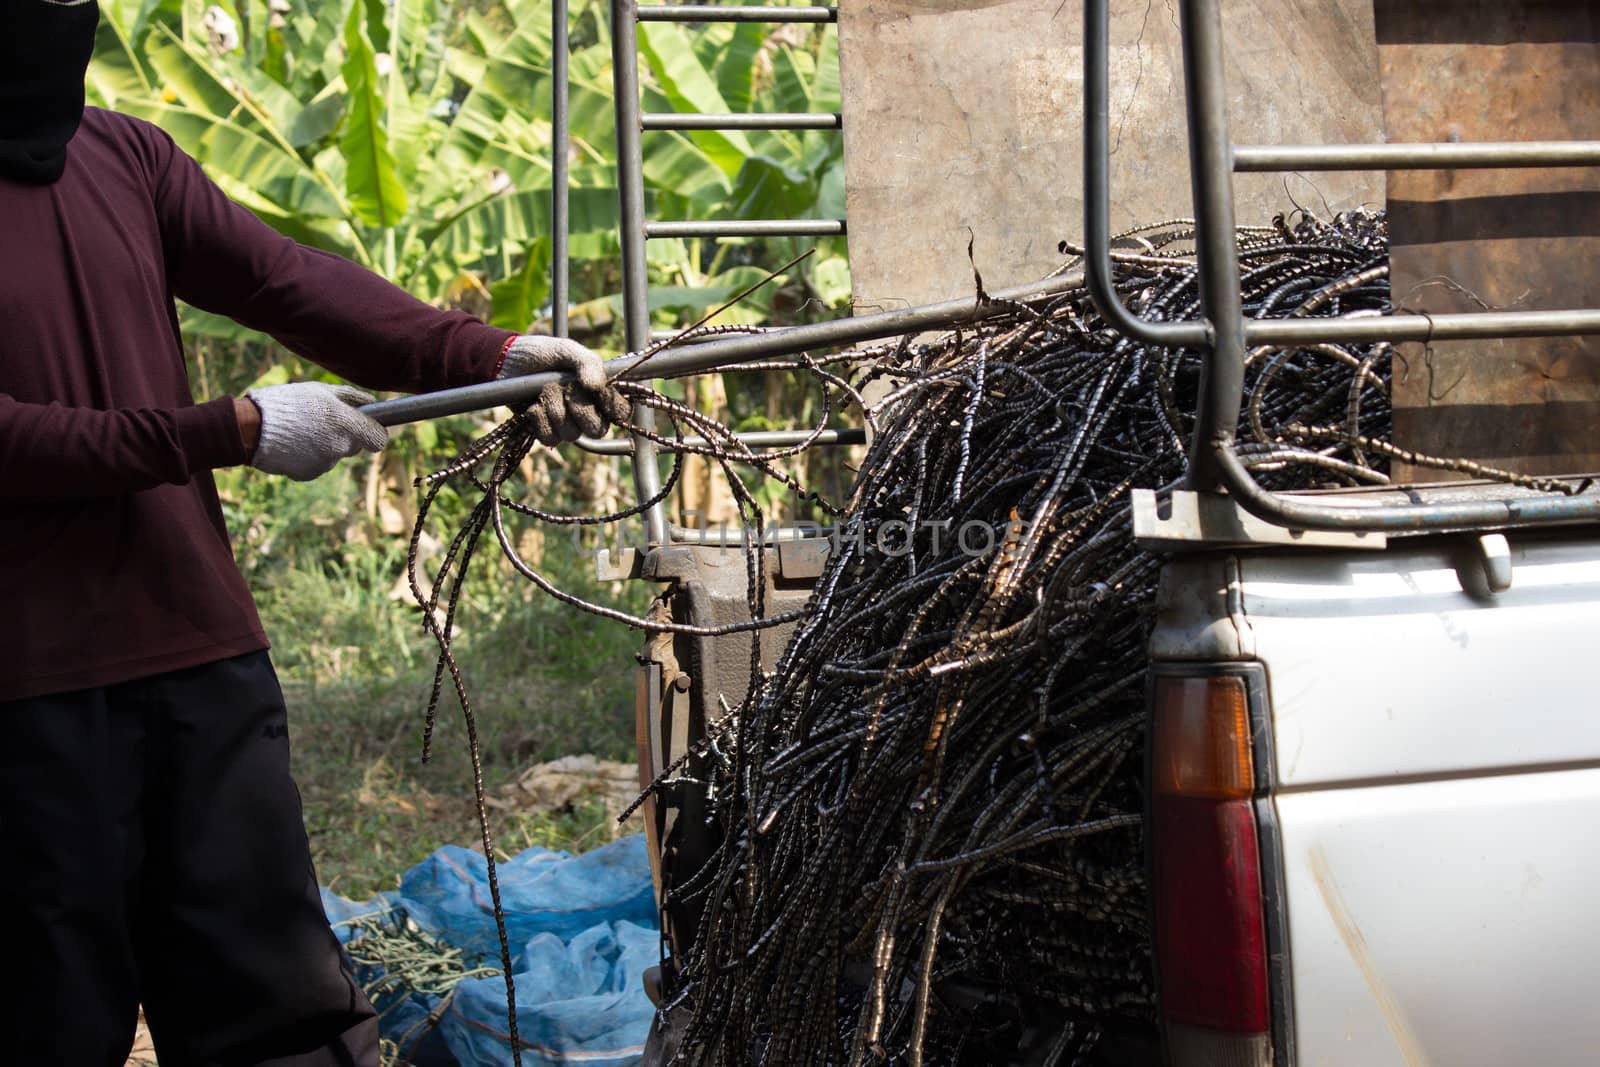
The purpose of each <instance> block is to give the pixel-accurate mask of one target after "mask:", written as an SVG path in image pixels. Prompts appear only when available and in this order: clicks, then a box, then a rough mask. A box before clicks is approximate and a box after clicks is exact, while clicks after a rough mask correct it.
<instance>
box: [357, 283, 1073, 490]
mask: <svg viewBox="0 0 1600 1067" xmlns="http://www.w3.org/2000/svg"><path fill="white" fill-rule="evenodd" d="M1083 286H1084V276H1083V275H1082V274H1063V275H1059V276H1057V277H1055V278H1049V279H1046V280H1045V281H1042V282H1035V283H1033V284H1032V285H1022V286H1018V287H1016V288H1014V289H1001V290H998V291H996V292H993V293H990V294H989V296H990V302H989V303H979V302H978V300H977V299H976V298H974V297H970V296H969V297H965V298H963V299H960V300H947V301H944V302H942V303H938V304H925V305H923V306H921V307H914V308H905V309H903V310H900V311H884V312H880V313H878V314H876V315H861V316H858V317H855V318H848V319H834V320H833V321H831V322H818V323H813V324H811V325H809V326H792V327H790V328H788V329H783V330H769V331H767V332H766V333H756V334H736V335H734V336H731V337H723V338H718V339H716V340H713V341H707V342H705V343H704V344H698V345H689V346H685V347H683V348H673V349H667V350H664V351H662V352H659V353H657V354H656V355H654V356H651V357H650V373H651V375H652V376H653V377H655V378H679V377H682V376H684V375H686V374H703V373H705V372H706V371H711V370H716V369H718V368H720V367H730V366H735V365H737V364H740V363H750V362H754V361H755V360H760V359H771V358H774V357H777V356H791V355H794V354H795V353H796V352H806V351H810V350H812V349H826V348H837V347H839V346H841V345H852V344H856V343H857V342H860V341H875V340H879V339H881V338H884V337H899V336H902V335H904V334H914V333H921V332H922V331H924V330H939V329H945V328H947V327H950V326H957V325H960V324H962V323H968V322H981V321H983V320H984V319H988V318H993V317H994V316H996V315H1005V314H1009V313H1010V312H1011V307H1010V305H1011V304H1013V303H1017V302H1020V301H1026V300H1032V299H1035V298H1036V297H1043V296H1050V295H1052V294H1054V293H1064V292H1069V291H1071V290H1074V289H1082V288H1083ZM642 358H644V357H642V356H639V355H637V354H632V355H626V356H618V357H617V358H616V359H613V360H609V361H607V363H606V373H607V374H609V375H610V376H611V377H612V378H620V377H622V376H623V375H625V374H627V373H628V371H630V370H631V369H633V366H634V364H636V363H638V362H639V361H640V360H641V359H642ZM563 380H567V381H571V380H575V379H574V378H573V376H571V375H565V376H564V375H561V374H557V373H554V372H547V373H543V374H529V375H527V376H525V377H522V378H502V379H500V380H499V381H493V382H484V383H483V384H481V385H465V386H461V387H460V388H456V389H441V390H439V391H438V392H434V393H418V394H417V395H415V396H405V397H399V398H397V399H394V400H379V401H377V402H376V403H372V404H367V405H366V406H364V407H363V408H362V409H361V411H362V413H363V414H365V415H370V416H371V417H372V418H374V419H377V420H378V421H379V422H380V423H382V424H383V425H385V426H398V425H400V424H402V423H407V422H417V421H419V420H422V419H438V418H443V417H444V416H446V415H460V414H463V413H465V412H468V411H482V410H485V409H488V408H494V407H502V406H509V405H514V404H525V403H527V402H529V401H531V400H532V399H533V398H534V397H536V396H538V395H539V391H540V390H541V389H543V388H544V387H545V386H547V385H549V384H550V383H551V382H559V381H563ZM644 499H649V498H648V497H646V498H644Z"/></svg>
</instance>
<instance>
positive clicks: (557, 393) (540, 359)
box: [500, 334, 631, 445]
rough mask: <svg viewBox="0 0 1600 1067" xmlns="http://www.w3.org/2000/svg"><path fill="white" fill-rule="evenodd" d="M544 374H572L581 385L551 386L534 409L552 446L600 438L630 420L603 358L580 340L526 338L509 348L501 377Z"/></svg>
mask: <svg viewBox="0 0 1600 1067" xmlns="http://www.w3.org/2000/svg"><path fill="white" fill-rule="evenodd" d="M540 371H570V372H574V373H576V374H577V376H578V381H577V384H575V385H574V384H572V383H564V384H551V385H547V386H545V387H544V388H543V389H542V390H540V392H539V396H538V399H536V400H535V401H534V402H533V404H532V405H531V406H530V407H529V408H528V415H529V417H530V418H531V419H533V432H534V435H535V436H537V437H538V438H539V440H540V441H542V442H543V443H545V444H547V445H554V444H559V443H561V442H563V441H576V440H577V439H578V438H579V437H582V436H584V435H588V436H589V437H599V436H600V435H601V434H603V433H605V432H606V426H607V425H608V424H609V423H613V422H625V421H627V420H628V418H629V417H630V415H631V411H630V408H629V405H628V402H627V401H626V400H625V399H623V397H622V394H620V393H618V392H617V390H616V387H615V386H613V385H612V384H611V383H610V382H609V381H608V380H607V379H606V369H605V364H604V363H603V362H602V361H601V359H600V357H599V356H597V355H595V354H594V353H593V352H591V351H589V350H588V349H587V348H585V347H584V346H583V345H580V344H579V343H578V342H576V341H570V340H567V339H566V338H563V337H541V336H538V335H537V334H524V335H523V336H521V337H518V338H516V339H515V340H513V341H512V342H511V346H510V347H509V348H507V349H506V358H505V362H504V363H503V364H501V366H500V377H502V378H520V377H522V376H523V375H524V374H537V373H539V372H540Z"/></svg>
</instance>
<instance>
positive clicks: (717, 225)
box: [644, 219, 845, 237]
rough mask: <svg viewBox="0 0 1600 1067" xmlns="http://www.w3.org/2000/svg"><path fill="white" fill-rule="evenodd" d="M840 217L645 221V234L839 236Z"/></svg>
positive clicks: (658, 235)
mask: <svg viewBox="0 0 1600 1067" xmlns="http://www.w3.org/2000/svg"><path fill="white" fill-rule="evenodd" d="M844 232H845V225H844V220H843V219H724V220H722V221H716V220H707V221H703V222H702V221H699V220H693V219H691V220H686V221H675V222H648V223H645V227H644V235H645V236H646V237H840V236H843V235H844Z"/></svg>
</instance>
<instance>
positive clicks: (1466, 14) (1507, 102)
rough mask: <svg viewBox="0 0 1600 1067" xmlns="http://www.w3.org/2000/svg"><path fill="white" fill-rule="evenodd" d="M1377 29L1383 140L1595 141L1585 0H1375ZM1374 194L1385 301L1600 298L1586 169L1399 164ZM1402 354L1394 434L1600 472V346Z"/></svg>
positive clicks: (1597, 240)
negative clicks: (1386, 253)
mask: <svg viewBox="0 0 1600 1067" xmlns="http://www.w3.org/2000/svg"><path fill="white" fill-rule="evenodd" d="M1376 32H1377V35H1378V42H1379V56H1380V66H1381V71H1382V81H1383V100H1384V116H1385V125H1386V126H1387V128H1388V131H1389V136H1390V139H1392V140H1396V141H1451V140H1461V141H1531V140H1564V139H1580V140H1600V9H1597V8H1596V7H1595V5H1594V4H1593V3H1592V2H1590V0H1377V3H1376ZM1388 201H1389V218H1390V232H1391V235H1392V239H1393V252H1392V255H1391V262H1392V265H1393V270H1394V275H1393V283H1394V293H1395V299H1396V300H1397V302H1399V303H1400V304H1402V305H1403V306H1405V307H1407V308H1411V309H1414V310H1419V311H1428V312H1434V313H1446V312H1470V311H1478V310H1484V309H1485V308H1493V309H1496V310H1500V309H1504V310H1536V309H1555V308H1579V307H1597V306H1600V269H1597V267H1596V264H1600V171H1595V170H1592V169H1589V170H1586V169H1581V168H1551V169H1547V170H1490V171H1399V172H1394V173H1391V174H1390V175H1389V177H1388ZM1399 354H1400V355H1401V356H1402V357H1403V362H1402V363H1400V364H1397V369H1396V375H1395V384H1394V402H1395V437H1396V440H1397V442H1398V443H1400V444H1402V445H1404V446H1405V447H1408V448H1411V449H1415V450H1417V451H1421V452H1431V453H1434V454H1439V455H1447V456H1465V457H1467V458H1470V459H1474V460H1477V461H1479V462H1481V463H1487V464H1491V465H1495V466H1502V467H1508V468H1511V469H1513V470H1519V471H1524V472H1526V473H1533V474H1548V473H1557V472H1563V471H1595V470H1600V339H1596V338H1593V337H1581V338H1529V339H1516V340H1504V341H1458V342H1442V343H1435V344H1432V345H1428V346H1424V345H1421V344H1416V345H1405V346H1402V348H1401V350H1400V353H1399ZM1401 368H1404V371H1405V373H1402V371H1401ZM1397 473H1398V474H1400V475H1401V476H1402V477H1404V478H1408V479H1409V478H1415V480H1419V481H1428V480H1438V479H1439V478H1441V477H1444V475H1441V474H1440V473H1438V472H1436V471H1429V470H1417V471H1414V472H1413V471H1409V470H1402V471H1399V472H1397Z"/></svg>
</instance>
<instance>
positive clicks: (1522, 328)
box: [1244, 311, 1600, 345]
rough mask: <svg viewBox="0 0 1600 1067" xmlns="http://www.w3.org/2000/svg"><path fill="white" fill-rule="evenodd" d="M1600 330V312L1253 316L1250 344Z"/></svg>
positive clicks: (1464, 337)
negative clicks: (1359, 317)
mask: <svg viewBox="0 0 1600 1067" xmlns="http://www.w3.org/2000/svg"><path fill="white" fill-rule="evenodd" d="M1581 334H1600V311H1482V312H1472V313H1468V314H1462V315H1383V316H1374V317H1371V318H1361V319H1315V320H1313V319H1250V320H1248V321H1246V323H1245V327H1244V339H1245V343H1246V344H1249V345H1296V344H1302V345H1305V344H1316V343H1319V342H1325V343H1328V344H1344V343H1348V342H1356V341H1366V342H1371V341H1466V340H1476V339H1482V338H1491V337H1571V336H1576V335H1581Z"/></svg>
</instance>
